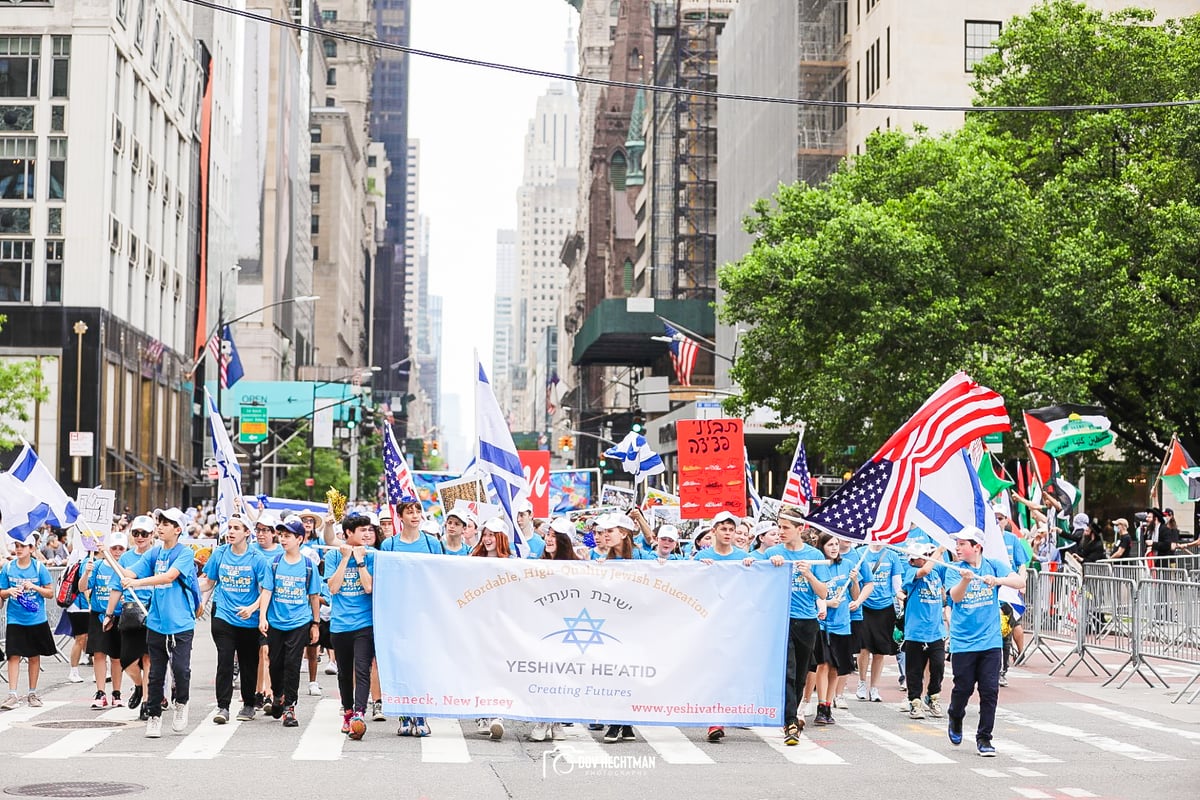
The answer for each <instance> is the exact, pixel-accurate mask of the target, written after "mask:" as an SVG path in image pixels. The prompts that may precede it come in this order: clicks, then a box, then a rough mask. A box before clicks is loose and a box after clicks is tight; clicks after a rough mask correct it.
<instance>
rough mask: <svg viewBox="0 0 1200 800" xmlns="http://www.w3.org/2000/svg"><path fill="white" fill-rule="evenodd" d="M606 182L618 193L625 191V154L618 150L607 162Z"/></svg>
mask: <svg viewBox="0 0 1200 800" xmlns="http://www.w3.org/2000/svg"><path fill="white" fill-rule="evenodd" d="M608 182H609V183H610V184H612V188H613V189H615V190H616V191H618V192H623V191H625V154H624V153H622V152H621V151H620V150H618V151H616V152H615V153H613V154H612V158H611V159H609V162H608Z"/></svg>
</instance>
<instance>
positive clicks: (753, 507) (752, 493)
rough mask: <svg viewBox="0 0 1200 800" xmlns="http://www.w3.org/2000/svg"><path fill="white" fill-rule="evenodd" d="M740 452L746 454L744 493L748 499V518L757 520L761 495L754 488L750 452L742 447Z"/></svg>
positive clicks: (760, 511)
mask: <svg viewBox="0 0 1200 800" xmlns="http://www.w3.org/2000/svg"><path fill="white" fill-rule="evenodd" d="M742 452H744V453H745V454H746V491H747V492H748V493H749V497H750V503H749V505H750V516H752V517H754V518H755V519H758V518H759V517H760V516H762V495H760V494H759V493H758V489H756V488H755V487H754V470H753V469H751V467H750V451H749V450H747V449H746V448H744V447H743V448H742Z"/></svg>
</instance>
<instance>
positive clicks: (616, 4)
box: [608, 0, 621, 17]
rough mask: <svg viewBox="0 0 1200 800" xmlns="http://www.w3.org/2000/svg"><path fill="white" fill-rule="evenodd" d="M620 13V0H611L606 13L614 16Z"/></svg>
mask: <svg viewBox="0 0 1200 800" xmlns="http://www.w3.org/2000/svg"><path fill="white" fill-rule="evenodd" d="M620 13H621V0H612V2H611V3H609V4H608V15H609V16H610V17H615V16H617V15H618V14H620Z"/></svg>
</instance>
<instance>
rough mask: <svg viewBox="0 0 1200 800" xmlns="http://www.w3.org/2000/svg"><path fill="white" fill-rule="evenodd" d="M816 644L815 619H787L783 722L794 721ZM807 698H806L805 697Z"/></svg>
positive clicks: (788, 723) (787, 723)
mask: <svg viewBox="0 0 1200 800" xmlns="http://www.w3.org/2000/svg"><path fill="white" fill-rule="evenodd" d="M816 644H817V621H816V620H815V619H794V618H793V619H789V620H788V639H787V678H786V680H785V681H784V684H783V724H784V725H785V726H787V725H791V724H792V723H793V722H795V721H796V719H797V715H796V709H797V707H798V706H799V705H800V698H801V696H802V695H803V694H804V683H805V681H807V680H808V667H809V664H811V663H812V657H813V648H814V647H815V646H816ZM805 699H807V698H805Z"/></svg>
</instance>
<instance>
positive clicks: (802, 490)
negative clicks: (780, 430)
mask: <svg viewBox="0 0 1200 800" xmlns="http://www.w3.org/2000/svg"><path fill="white" fill-rule="evenodd" d="M781 499H782V500H783V502H784V503H787V504H788V505H791V506H795V507H796V508H798V509H800V513H801V514H807V513H808V510H809V508H811V506H812V500H813V490H812V475H810V474H809V472H808V456H807V455H805V452H804V437H803V436H801V437H800V441H798V442H796V454H795V455H794V456H792V466H791V468H790V469H789V470H788V479H787V485H786V486H784V487H783V497H782V498H781Z"/></svg>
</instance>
